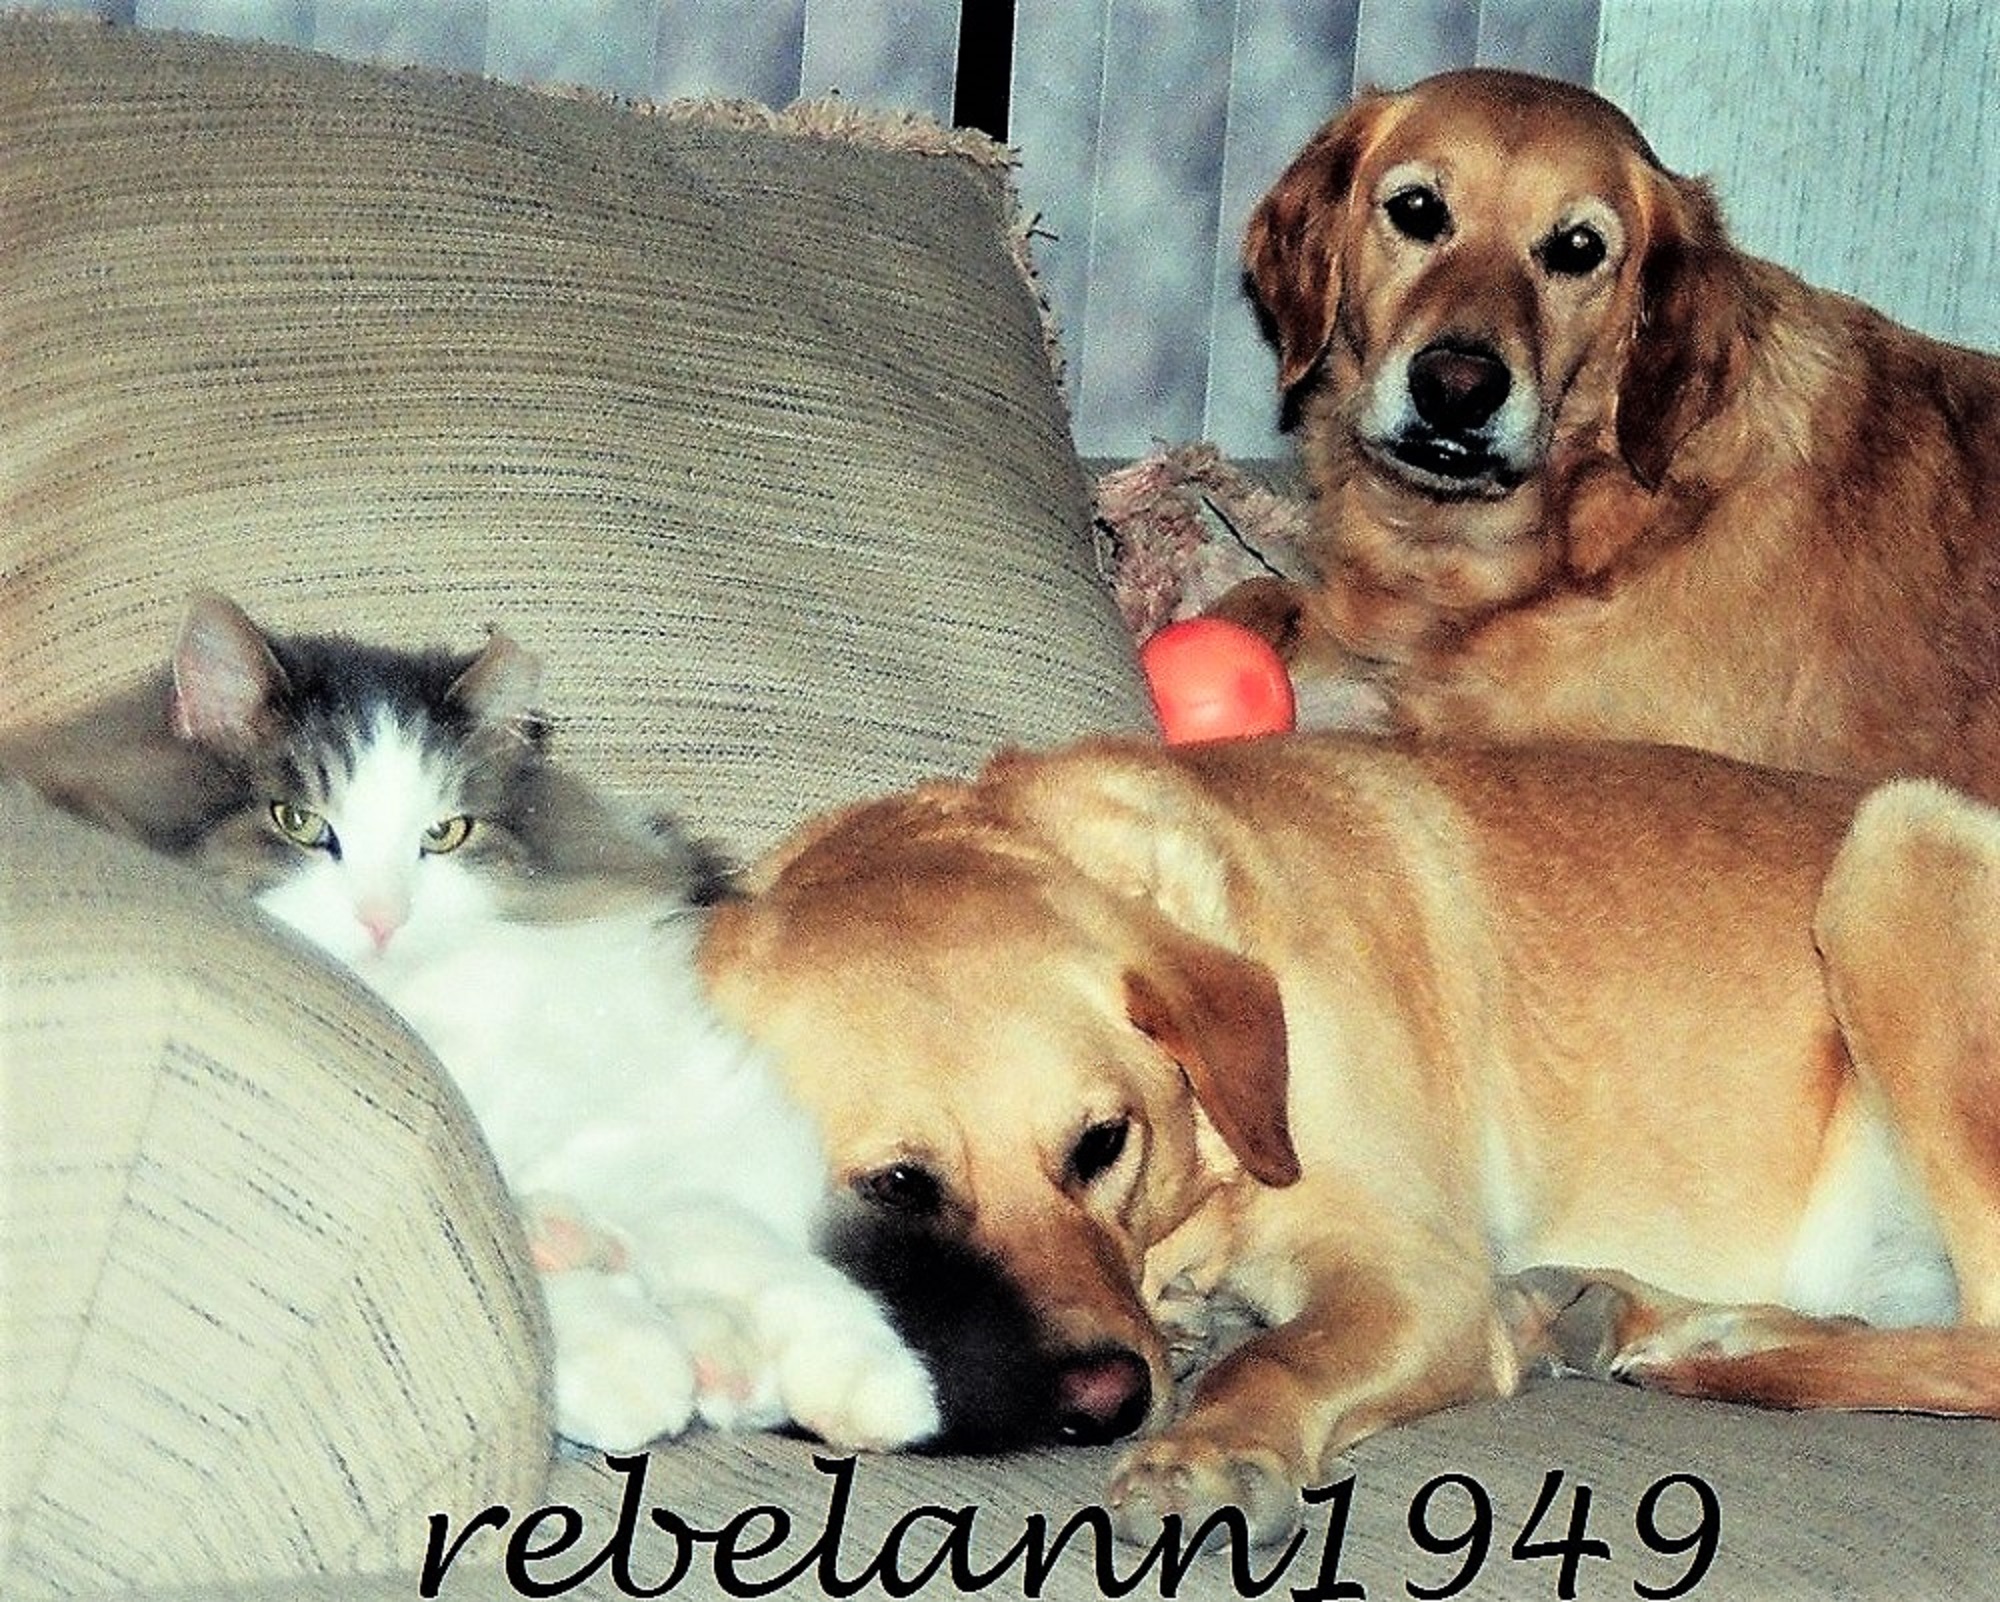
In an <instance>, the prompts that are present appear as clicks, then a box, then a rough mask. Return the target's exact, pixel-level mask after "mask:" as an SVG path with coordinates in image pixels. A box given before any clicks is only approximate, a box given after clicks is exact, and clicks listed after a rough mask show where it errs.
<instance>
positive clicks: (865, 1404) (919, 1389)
mask: <svg viewBox="0 0 2000 1602" xmlns="http://www.w3.org/2000/svg"><path fill="white" fill-rule="evenodd" d="M864 1305H865V1310H866V1314H867V1316H866V1317H858V1318H847V1319H837V1320H827V1321H825V1322H821V1321H819V1320H814V1321H812V1322H811V1323H810V1324H808V1325H807V1326H805V1327H801V1328H799V1329H796V1330H795V1331H793V1333H792V1338H791V1339H789V1340H787V1341H786V1342H785V1344H784V1347H783V1349H782V1350H781V1351H780V1352H779V1353H778V1394H779V1396H780V1398H781V1400H782V1401H783V1403H784V1408H785V1412H786V1414H787V1415H788V1416H789V1417H790V1418H792V1419H793V1420H794V1421H796V1422H797V1423H799V1424H801V1425H803V1426H804V1427H805V1428H806V1429H809V1430H811V1431H812V1432H813V1433H814V1434H815V1435H817V1436H819V1437H820V1438H821V1439H822V1440H824V1441H825V1442H826V1443H827V1444H828V1445H829V1446H833V1447H838V1448H841V1449H843V1450H853V1451H869V1452H887V1451H893V1450H895V1449H896V1448H897V1447H900V1446H910V1445H913V1444H914V1443H916V1442H918V1441H922V1440H926V1439H928V1438H929V1437H930V1436H933V1435H935V1434H936V1433H937V1432H938V1427H939V1425H940V1424H941V1423H942V1418H941V1415H940V1414H939V1412H938V1402H937V1390H936V1387H935V1386H934V1385H932V1383H931V1377H930V1374H929V1372H928V1371H927V1370H926V1369H925V1368H924V1366H923V1364H922V1363H920V1362H919V1361H918V1360H917V1357H916V1354H915V1353H913V1352H912V1351H911V1350H910V1349H909V1348H908V1347H907V1346H905V1345H904V1344H903V1342H902V1340H901V1339H900V1338H899V1337H898V1336H897V1334H896V1332H895V1331H894V1330H893V1329H891V1328H890V1327H889V1325H888V1323H887V1321H886V1320H884V1319H883V1318H882V1317H881V1315H880V1314H879V1312H878V1311H877V1310H876V1309H875V1307H874V1305H873V1304H872V1303H865V1304H864ZM813 1325H817V1326H818V1327H813Z"/></svg>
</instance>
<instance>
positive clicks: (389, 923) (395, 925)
mask: <svg viewBox="0 0 2000 1602" xmlns="http://www.w3.org/2000/svg"><path fill="white" fill-rule="evenodd" d="M354 915H355V916H356V917H357V918H359V919H360V920H361V927H362V928H364V929H366V930H367V931H368V939H369V941H370V943H371V944H373V945H374V947H375V949H376V950H377V951H378V952H380V951H387V950H388V949H389V942H390V941H391V940H393V939H394V938H395V937H396V931H397V930H398V929H400V928H402V927H403V914H402V912H401V910H400V909H399V908H396V907H380V906H372V905H371V906H363V907H359V908H357V909H356V910H355V914H354Z"/></svg>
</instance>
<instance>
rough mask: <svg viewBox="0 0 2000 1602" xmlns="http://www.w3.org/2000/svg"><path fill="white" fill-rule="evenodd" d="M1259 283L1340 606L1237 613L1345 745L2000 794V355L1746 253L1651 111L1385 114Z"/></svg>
mask: <svg viewBox="0 0 2000 1602" xmlns="http://www.w3.org/2000/svg"><path fill="white" fill-rule="evenodd" d="M1245 261H1246V264H1247V269H1248V273H1249V277H1250V281H1251V283H1252V285H1253V286H1254V288H1255V290H1256V293H1257V296H1258V299H1259V300H1260V302H1261V303H1262V305H1263V307H1264V309H1265V310H1266V312H1267V313H1268V315H1269V319H1270V327H1271V331H1272V334H1273V336H1274V338H1275V341H1276V343H1277V346H1278V352H1279V368H1280V371H1279V380H1280V383H1281V384H1282V386H1283V387H1284V389H1285V390H1286V392H1287V393H1288V395H1289V396H1290V398H1291V400H1292V402H1293V403H1294V404H1295V406H1296V407H1297V410H1298V413H1299V419H1300V420H1299V424H1298V438H1299V443H1300V450H1301V454H1302V456H1303V458H1304V461H1305V465H1306V469H1307V471H1308V473H1309V475H1310V477H1311V480H1312V485H1313V491H1314V497H1315V499H1314V524H1315V535H1314V539H1313V541H1312V545H1311V549H1310V550H1309V551H1308V552H1307V553H1306V554H1307V555H1308V556H1309V557H1310V558H1311V560H1312V562H1313V564H1314V566H1315V567H1316V569H1317V571H1318V573H1319V576H1320V580H1321V582H1320V583H1318V584H1316V585H1311V586H1307V587H1305V588H1303V589H1294V588H1292V587H1290V586H1285V585H1281V584H1278V583H1276V582H1275V581H1268V580H1259V581H1254V582H1253V584H1252V585H1251V586H1250V587H1249V588H1247V589H1244V590H1240V591H1238V592H1236V593H1234V594H1232V595H1231V596H1228V597H1225V598H1224V599H1223V600H1222V601H1221V602H1220V603H1218V610H1220V611H1222V612H1224V613H1226V614H1228V615H1233V616H1236V617H1238V618H1239V619H1241V620H1243V621H1247V622H1249V623H1250V624H1251V625H1252V626H1253V627H1256V628H1258V629H1259V630H1261V631H1262V632H1264V633H1266V634H1268V635H1270V636H1271V637H1273V638H1274V639H1276V640H1277V641H1279V642H1280V643H1281V645H1282V647H1283V648H1284V649H1285V650H1286V651H1288V652H1289V653H1290V654H1291V656H1292V659H1293V670H1294V673H1295V675H1296V676H1297V678H1298V679H1299V681H1300V689H1301V695H1302V699H1303V702H1304V704H1305V706H1306V707H1307V709H1308V712H1309V714H1310V713H1311V712H1312V711H1313V710H1314V709H1320V710H1321V711H1322V712H1323V714H1325V715H1334V716H1344V717H1346V718H1347V719H1348V720H1349V721H1350V722H1351V721H1352V720H1353V719H1354V718H1355V717H1356V716H1357V715H1366V714H1369V713H1372V714H1373V715H1375V716H1376V717H1377V718H1378V719H1380V720H1381V721H1382V722H1384V723H1385V724H1386V725H1387V726H1392V727H1396V728H1402V729H1409V730H1416V731H1421V732H1426V733H1431V734H1444V735H1458V736H1476V737H1479V738H1485V739H1494V740H1508V741H1516V740H1526V739H1536V738H1558V737H1560V738H1579V737H1591V738H1600V739H1603V738H1612V739H1645V740H1656V741H1669V742H1673V743H1676V744H1684V745H1698V746H1701V747H1702V748H1703V749H1706V750H1713V751H1722V752H1726V753H1728V754H1730V755H1732V756H1739V757H1743V758H1745V759H1747V760H1751V761H1758V762H1768V763H1771V764H1773V765H1775V766H1779V767H1792V768H1805V769H1809V770H1812V771H1815V772H1821V773H1833V774H1837V775H1841V776H1845V777H1851V778H1855V779H1862V780H1869V779H1879V778H1886V777H1888V776H1890V775H1892V774H1895V773H1933V774H1938V775H1940V776H1942V777H1946V778H1950V779H1952V780H1953V781H1954V782H1957V783H1960V784H1963V785H1966V786H1968V787H1970V788H1972V789H1975V790H1977V791H1979V792H1980V793H1983V794H1986V795H1988V796H1989V797H1992V798H1994V799H2000V357H1994V356H1991V355H1985V354H1978V353H1975V352H1972V351H1967V350H1959V349H1955V348H1953V347H1951V346H1947V345H1943V344H1939V343H1937V342H1936V341H1934V340H1930V339H1926V338H1924V337H1923V336H1921V335H1919V334H1916V333H1913V332H1911V331H1910V330H1909V329H1907V328H1902V327H1899V326H1897V325H1896V324H1895V323H1892V322H1890V321H1889V320H1888V319H1887V318H1886V317H1883V316H1881V315H1880V314H1879V313H1877V312H1874V311H1871V310H1870V309H1869V308H1867V307H1865V306H1863V305H1860V304H1859V303H1857V302H1855V301H1852V300H1849V299H1847V298H1846V297H1844V296H1841V295H1836V294H1831V293H1828V292H1827V291H1825V290H1820V289H1815V288H1812V287H1811V286H1809V285H1807V284H1805V283H1803V282H1801V281H1800V280H1799V279H1798V278H1796V277H1794V276H1793V275H1792V274H1790V273H1788V272H1786V271H1784V270H1783V269H1782V268H1779V267H1776V266H1773V265H1772V264H1770V263H1768V262H1763V261H1758V260H1756V259H1754V258H1752V257H1750V256H1747V255H1745V254H1744V253H1743V252H1741V251H1740V250H1738V249H1737V248H1736V247H1735V246H1734V245H1733V244H1732V243H1731V242H1730V240H1729V238H1728V235H1727V234H1726V233H1725V231H1724V229H1723V224H1722V218H1721V213H1720V211H1719V210H1718V208H1717V206H1716V203H1715V200H1714V198H1713V197H1712V196H1711V194H1710V193H1709V191H1708V189H1707V187H1706V186H1705V185H1703V184H1702V183H1700V182H1698V181H1695V180H1692V179H1688V178H1683V177H1680V176H1677V175H1676V174H1674V173H1671V172H1668V171H1667V170H1666V169H1665V168H1664V167H1662V166H1661V165H1660V163H1659V161H1658V160H1657V159H1656V158H1655V156H1654V154H1653V152H1652V151H1651V150H1650V149H1649V148H1648V147H1647V145H1646V142H1645V140H1644V139H1643V138H1641V137H1640V135H1639V132H1638V130H1637V129H1635V128H1634V127H1633V126H1632V124H1631V122H1630V121H1628V120H1627V119H1626V117H1625V116H1624V115H1623V114H1622V113H1621V112H1619V111H1618V110H1617V109H1616V108H1614V107H1613V106H1611V105H1610V104H1608V103H1607V102H1605V101H1603V100H1601V99H1599V98H1598V97H1597V96H1595V95H1592V94H1590V93H1588V92H1586V91H1584V90H1580V89H1576V88H1573V87H1571V86H1570V85H1568V84H1562V83H1553V82H1550V81H1548V80H1545V79H1540V78H1533V77H1529V76H1526V75H1523V74H1521V73H1511V72H1495V71H1485V70H1477V71H1469V72H1456V73H1447V74H1445V75H1443V76H1441V77H1438V78H1433V79H1430V80H1428V81H1426V82H1424V83H1421V84H1419V85H1417V86H1416V87H1415V88H1414V89H1412V90H1410V91H1409V92H1407V93H1404V94H1382V95H1368V96H1364V97H1363V98H1361V99H1360V100H1358V101H1357V102H1356V103H1355V104H1354V105H1353V106H1352V107H1350V108H1349V109H1348V110H1347V111H1346V112H1344V113H1343V114H1342V115H1340V116H1339V117H1338V118H1336V119H1335V120H1334V121H1332V122H1330V123H1329V124H1328V125H1327V126H1326V127H1325V128H1324V129H1323V130H1322V131H1321V132H1320V133H1319V134H1318V135H1316V136H1315V137H1314V138H1313V140H1312V141H1311V142H1310V143H1309V144H1308V145H1307V146H1306V148H1305V150H1304V151H1302V152H1301V153H1300V155H1299V157H1298V158H1297V160H1296V161H1294V162H1293V163H1292V165H1291V166H1290V168H1289V169H1288V170H1287V171H1286V172H1285V173H1284V174H1283V175H1282V176H1281V177H1280V178H1279V179H1278V180H1277V181H1276V183H1275V184H1274V185H1273V186H1272V189H1271V191H1270V193H1269V194H1268V195H1267V196H1266V197H1265V198H1264V200H1263V202H1262V203H1261V204H1260V205H1259V207H1258V208H1257V210H1256V212H1255V214H1254V216H1253V217H1252V219H1251V221H1250V225H1249V229H1248V236H1247V240H1246V243H1245Z"/></svg>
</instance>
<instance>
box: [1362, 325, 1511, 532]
mask: <svg viewBox="0 0 2000 1602" xmlns="http://www.w3.org/2000/svg"><path fill="white" fill-rule="evenodd" d="M1372 389H1373V393H1372V395H1371V397H1370V401H1369V404H1368V405H1367V406H1366V408H1365V409H1364V411H1363V414H1362V418H1361V429H1360V439H1361V444H1362V447H1363V448H1364V449H1365V450H1366V451H1367V452H1368V454H1369V455H1370V456H1371V457H1372V458H1374V460H1375V461H1376V462H1377V463H1378V464H1379V465H1380V466H1382V467H1383V468H1384V469H1386V470H1387V471H1388V472H1390V473H1392V474H1394V475H1395V476H1396V477H1397V478H1399V479H1401V480H1402V481H1403V482H1405V483H1407V484H1409V485H1410V486H1411V487H1413V488H1415V489H1419V490H1421V491H1423V492H1424V493H1425V494H1427V495H1431V496H1434V497H1437V498H1439V499H1444V500H1452V499H1459V498H1466V497H1474V496H1501V495H1505V494H1507V493H1508V492H1510V491H1512V490H1513V489H1515V488H1517V487H1518V486H1519V485H1520V484H1521V483H1522V481H1523V480H1525V479H1526V478H1527V477H1528V475H1529V474H1530V473H1532V472H1533V471H1534V469H1535V466H1536V464H1537V461H1538V459H1539V451H1538V450H1537V446H1536V428H1535V419H1536V414H1537V408H1536V407H1535V405H1534V403H1533V399H1532V396H1531V395H1530V394H1529V389H1530V386H1528V385H1525V384H1517V383H1516V382H1515V379H1514V372H1513V368H1512V367H1511V366H1510V365H1509V363H1508V361H1507V359H1506V357H1505V356H1503V355H1502V354H1501V353H1500V351H1498V350H1497V349H1496V348H1495V347H1494V346H1493V345H1492V344H1491V343H1490V342H1488V341H1486V340H1483V339H1476V338H1466V337H1461V336H1453V335H1446V336H1443V337H1440V338H1437V339H1434V340H1431V341H1430V342H1429V343H1427V344H1425V345H1423V346H1422V347H1421V348H1419V349H1417V350H1415V351H1414V352H1411V353H1404V354H1398V355H1397V356H1395V357H1393V358H1391V359H1390V360H1389V361H1387V362H1385V363H1384V364H1383V367H1382V370H1381V371H1380V373H1378V375H1377V377H1376V381H1375V383H1374V385H1373V386H1372Z"/></svg>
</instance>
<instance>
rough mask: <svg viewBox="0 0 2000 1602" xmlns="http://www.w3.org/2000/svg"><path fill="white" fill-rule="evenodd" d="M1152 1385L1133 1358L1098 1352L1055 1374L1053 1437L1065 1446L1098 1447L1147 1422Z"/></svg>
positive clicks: (1123, 1350) (1070, 1360)
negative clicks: (1054, 1425)
mask: <svg viewBox="0 0 2000 1602" xmlns="http://www.w3.org/2000/svg"><path fill="white" fill-rule="evenodd" d="M1152 1405H1153V1381H1152V1378H1151V1376H1150V1375H1148V1373H1147V1372H1146V1363H1145V1360H1144V1359H1143V1358H1141V1357H1140V1356H1139V1354H1138V1353H1137V1352H1134V1351H1132V1350H1130V1349H1129V1348H1127V1347H1123V1346H1102V1347H1098V1348H1096V1349H1095V1350H1093V1351H1088V1352H1080V1353H1077V1354H1076V1355H1075V1356H1072V1357H1067V1358H1065V1359H1063V1360H1062V1362H1061V1363H1060V1364H1059V1365H1058V1366H1057V1369H1056V1436H1057V1438H1058V1439H1059V1440H1061V1441H1062V1442H1063V1443H1064V1444H1065V1445H1068V1446H1101V1445H1102V1444H1103V1443H1104V1442H1106V1441H1115V1440H1117V1439H1118V1438H1119V1437H1120V1436H1125V1435H1130V1434H1131V1433H1132V1432H1133V1431H1134V1430H1136V1429H1137V1428H1138V1427H1139V1426H1140V1425H1141V1424H1143V1423H1145V1422H1146V1414H1147V1413H1148V1412H1149V1411H1150V1410H1151V1408H1152Z"/></svg>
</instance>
